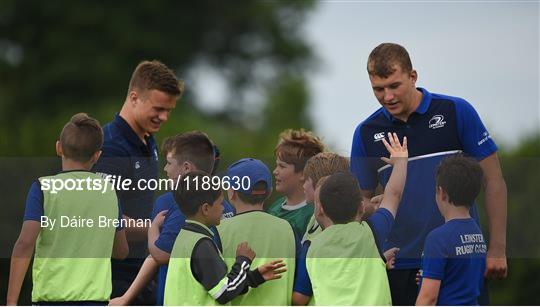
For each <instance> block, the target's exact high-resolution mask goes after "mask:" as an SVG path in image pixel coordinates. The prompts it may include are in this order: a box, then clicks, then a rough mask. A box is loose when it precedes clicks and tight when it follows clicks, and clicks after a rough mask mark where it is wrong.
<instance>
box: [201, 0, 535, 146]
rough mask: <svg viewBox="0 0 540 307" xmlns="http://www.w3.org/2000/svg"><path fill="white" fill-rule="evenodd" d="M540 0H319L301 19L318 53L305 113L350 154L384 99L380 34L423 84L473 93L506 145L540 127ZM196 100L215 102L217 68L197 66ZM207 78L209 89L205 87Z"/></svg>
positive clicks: (208, 105) (219, 87) (209, 105)
mask: <svg viewBox="0 0 540 307" xmlns="http://www.w3.org/2000/svg"><path fill="white" fill-rule="evenodd" d="M539 15H540V8H539V2H538V1H521V2H520V1H512V2H506V1H490V2H487V1H321V2H318V5H317V7H316V9H315V10H314V11H313V12H311V13H310V14H309V16H308V18H307V21H306V23H305V24H304V26H303V27H304V28H303V29H302V30H303V31H304V35H305V39H306V40H307V41H308V43H309V44H311V46H312V47H313V50H314V52H315V54H316V57H317V60H316V63H317V65H316V66H317V69H316V70H314V71H310V73H309V75H308V81H309V87H310V92H311V105H310V109H309V115H310V117H311V118H312V120H313V122H314V127H315V132H316V134H317V135H319V136H321V137H322V138H323V141H324V142H325V143H326V144H327V145H329V147H330V148H331V149H332V150H333V151H335V152H337V153H340V154H342V155H349V153H350V148H351V144H352V135H353V132H354V130H355V128H356V126H357V125H358V124H359V123H360V122H361V121H363V120H364V119H365V118H367V117H368V116H369V115H371V114H372V113H373V112H375V110H377V109H378V108H379V104H378V102H377V100H376V99H375V97H374V95H373V91H372V89H371V85H370V83H369V78H368V75H367V72H366V68H365V67H366V61H367V58H368V56H369V53H370V52H371V50H372V49H373V48H375V47H376V46H377V45H378V44H380V43H382V42H394V43H398V44H401V45H402V46H404V47H405V48H406V49H407V50H408V52H409V54H410V56H411V60H412V63H413V67H414V68H415V69H416V70H417V72H418V81H417V83H416V85H417V86H419V87H424V88H426V89H427V90H429V91H430V92H432V93H440V94H445V95H450V96H458V97H461V98H464V99H466V100H467V101H469V102H470V103H471V104H472V105H473V106H474V107H475V109H476V110H477V111H478V113H479V114H480V117H481V119H482V120H483V122H484V125H485V126H486V127H487V129H488V131H489V132H490V134H491V135H492V137H493V138H494V139H495V141H496V143H497V144H498V145H499V146H502V147H503V148H512V147H514V146H516V145H518V144H519V143H520V141H522V140H523V139H524V138H526V137H527V136H529V135H531V134H533V133H535V132H536V133H539V132H540V98H539V97H540V93H539V91H540V78H539V71H540V63H539V57H540V55H539V54H540V52H539V41H540V38H539V27H540V25H539ZM191 78H192V80H193V83H194V87H195V92H196V95H197V98H198V99H197V100H198V101H199V103H200V104H202V106H203V107H204V108H205V109H207V110H212V109H214V110H218V109H220V107H223V106H224V105H225V102H224V101H221V100H222V99H223V97H225V96H226V95H223V94H222V93H223V92H224V91H226V87H225V85H224V82H223V80H220V77H219V74H216V70H213V69H211V68H208V67H205V66H204V65H203V66H200V67H199V68H198V69H196V70H194V73H193V75H192V76H191ZM208 86H211V88H213V89H214V90H213V91H207V90H205V89H207V88H208Z"/></svg>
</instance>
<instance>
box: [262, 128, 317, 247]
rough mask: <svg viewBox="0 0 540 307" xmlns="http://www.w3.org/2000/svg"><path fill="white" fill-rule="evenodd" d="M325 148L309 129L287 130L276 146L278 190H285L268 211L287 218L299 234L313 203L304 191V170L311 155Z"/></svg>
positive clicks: (301, 232) (304, 228)
mask: <svg viewBox="0 0 540 307" xmlns="http://www.w3.org/2000/svg"><path fill="white" fill-rule="evenodd" d="M323 151H324V145H323V144H322V142H321V140H320V139H319V138H318V137H316V136H315V135H313V133H311V132H309V131H305V130H304V129H300V130H291V129H289V130H285V131H283V132H282V133H281V134H280V135H279V142H278V144H277V146H276V150H275V154H276V168H275V169H274V176H275V178H276V192H278V193H280V194H284V196H283V197H281V198H279V199H278V200H277V201H275V202H274V203H273V204H272V205H270V206H269V207H268V210H267V211H268V213H270V214H272V215H274V216H277V217H280V218H282V219H285V220H287V221H288V222H289V223H290V224H291V225H292V227H293V229H294V231H295V232H296V234H297V235H298V236H299V237H302V235H303V234H304V232H305V231H306V228H307V224H308V222H309V219H310V217H311V216H312V215H313V204H310V203H307V202H306V199H305V195H304V190H303V188H302V185H303V183H304V182H303V173H302V172H303V170H304V166H305V165H306V162H307V160H308V159H309V158H311V157H313V156H315V155H316V154H318V153H320V152H323Z"/></svg>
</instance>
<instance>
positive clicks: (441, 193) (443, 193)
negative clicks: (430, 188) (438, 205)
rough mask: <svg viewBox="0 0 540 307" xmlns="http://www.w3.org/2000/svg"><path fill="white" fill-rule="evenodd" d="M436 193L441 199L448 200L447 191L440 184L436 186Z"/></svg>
mask: <svg viewBox="0 0 540 307" xmlns="http://www.w3.org/2000/svg"><path fill="white" fill-rule="evenodd" d="M437 193H438V194H439V197H440V198H441V200H442V201H444V202H448V193H446V191H445V190H444V189H443V188H442V187H441V186H438V187H437Z"/></svg>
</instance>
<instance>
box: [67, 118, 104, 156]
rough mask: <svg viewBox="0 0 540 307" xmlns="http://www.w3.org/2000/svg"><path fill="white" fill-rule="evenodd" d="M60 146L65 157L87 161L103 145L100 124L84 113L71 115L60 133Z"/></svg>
mask: <svg viewBox="0 0 540 307" xmlns="http://www.w3.org/2000/svg"><path fill="white" fill-rule="evenodd" d="M60 146H61V147H62V153H63V154H64V156H65V157H66V158H68V159H71V160H74V161H78V162H88V161H89V160H90V159H91V158H92V156H93V155H94V154H95V153H96V152H98V151H99V150H101V146H103V130H102V129H101V125H100V124H99V122H98V121H97V120H96V119H94V118H92V117H89V116H88V115H87V114H86V113H77V114H75V115H73V117H71V119H70V120H69V122H68V123H67V124H66V125H65V126H64V128H63V129H62V132H61V133H60Z"/></svg>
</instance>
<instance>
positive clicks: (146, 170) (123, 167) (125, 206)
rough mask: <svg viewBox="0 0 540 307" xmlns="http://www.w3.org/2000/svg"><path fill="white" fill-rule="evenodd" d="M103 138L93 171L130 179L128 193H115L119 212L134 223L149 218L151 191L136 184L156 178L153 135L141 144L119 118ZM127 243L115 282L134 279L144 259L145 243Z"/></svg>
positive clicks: (117, 116) (155, 149)
mask: <svg viewBox="0 0 540 307" xmlns="http://www.w3.org/2000/svg"><path fill="white" fill-rule="evenodd" d="M103 135H104V142H103V147H102V149H101V151H102V153H101V157H100V158H99V160H98V161H97V163H96V164H95V165H94V168H93V171H95V172H96V173H102V174H103V175H104V174H108V175H116V177H117V180H118V179H119V178H121V179H122V180H124V179H130V180H131V185H130V186H129V187H128V189H125V190H118V189H117V195H118V198H119V201H120V205H121V208H122V212H123V213H124V214H125V215H127V216H129V217H131V218H134V219H147V218H150V215H151V213H152V204H153V201H154V191H153V190H150V189H139V188H138V186H137V182H138V181H139V180H146V182H148V180H150V179H157V178H158V150H157V144H156V141H155V139H154V137H153V136H152V135H150V136H148V137H146V144H145V143H143V141H142V140H141V139H139V137H138V136H137V134H136V133H135V131H133V129H131V127H130V126H129V124H128V123H127V122H126V121H125V120H124V119H123V118H122V117H121V116H120V115H119V114H116V115H115V117H114V119H113V121H112V122H110V123H108V124H106V125H105V126H104V127H103ZM128 243H129V256H128V258H127V259H125V260H122V261H116V260H115V261H113V273H115V274H116V276H117V278H118V276H119V275H124V274H127V276H129V277H126V278H128V279H131V278H134V277H135V276H136V275H137V272H138V271H139V267H140V266H141V265H142V262H143V261H144V259H145V258H146V255H147V252H146V248H147V243H146V242H145V241H141V242H129V241H128ZM130 258H131V259H130ZM119 262H121V263H122V265H121V267H122V268H120V267H119V264H118V263H119ZM122 279H123V278H122Z"/></svg>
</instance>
